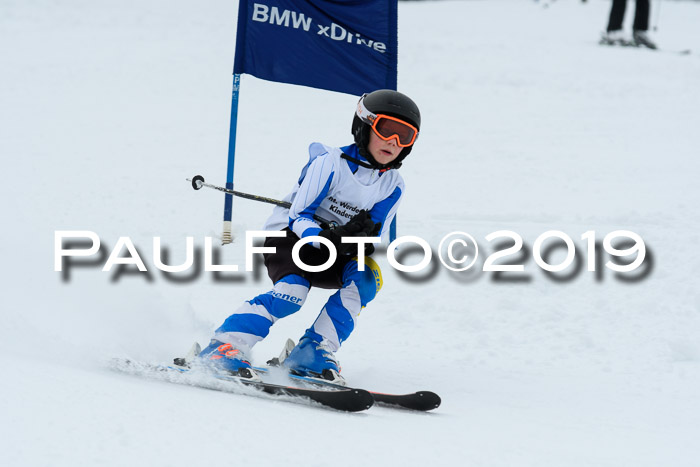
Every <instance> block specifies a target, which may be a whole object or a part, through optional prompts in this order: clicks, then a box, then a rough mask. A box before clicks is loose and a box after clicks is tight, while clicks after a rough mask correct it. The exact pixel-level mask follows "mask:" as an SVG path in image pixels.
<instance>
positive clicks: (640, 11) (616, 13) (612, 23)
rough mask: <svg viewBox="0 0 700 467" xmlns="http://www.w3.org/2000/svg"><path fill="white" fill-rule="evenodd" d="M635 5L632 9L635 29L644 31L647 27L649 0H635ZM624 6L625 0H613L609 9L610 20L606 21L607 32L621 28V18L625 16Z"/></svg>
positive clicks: (625, 5) (633, 27)
mask: <svg viewBox="0 0 700 467" xmlns="http://www.w3.org/2000/svg"><path fill="white" fill-rule="evenodd" d="M636 2H637V6H636V7H635V10H634V25H633V26H632V29H633V30H635V31H646V30H647V29H649V0H636ZM625 8H627V0H613V2H612V9H611V10H610V20H609V21H608V32H610V31H618V30H620V29H622V20H623V19H624V18H625Z"/></svg>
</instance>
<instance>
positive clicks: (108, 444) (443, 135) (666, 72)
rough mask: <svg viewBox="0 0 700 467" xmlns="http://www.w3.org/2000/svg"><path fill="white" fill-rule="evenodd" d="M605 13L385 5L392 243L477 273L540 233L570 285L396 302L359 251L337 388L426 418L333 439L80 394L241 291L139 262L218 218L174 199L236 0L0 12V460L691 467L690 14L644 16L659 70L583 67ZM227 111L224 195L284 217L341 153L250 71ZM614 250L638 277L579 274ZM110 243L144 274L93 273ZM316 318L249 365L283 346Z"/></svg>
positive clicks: (449, 289) (196, 165) (224, 93)
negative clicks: (363, 275) (410, 135)
mask: <svg viewBox="0 0 700 467" xmlns="http://www.w3.org/2000/svg"><path fill="white" fill-rule="evenodd" d="M545 6H548V8H545ZM608 8H609V2H606V1H597V0H593V1H590V2H588V3H581V2H578V1H568V2H565V1H559V2H553V3H544V2H540V3H537V2H531V1H515V0H502V1H498V2H495V1H493V2H485V1H472V2H456V1H453V2H406V3H404V2H402V3H401V4H400V11H399V13H400V19H399V26H400V29H399V34H400V56H399V70H400V72H399V86H400V89H401V90H402V91H404V92H405V93H407V94H409V95H410V96H412V97H413V98H414V99H415V100H416V102H418V104H419V105H420V107H421V111H422V113H423V119H424V124H423V127H422V132H421V137H420V140H419V141H418V143H417V146H416V149H415V150H414V152H413V153H412V154H411V156H410V158H409V159H408V160H407V163H406V164H405V167H404V168H402V169H401V171H402V173H403V176H404V178H405V179H406V182H407V186H408V191H407V194H406V198H405V202H404V204H403V206H402V208H401V210H400V213H399V214H400V222H399V229H400V234H402V235H418V236H421V237H423V238H425V239H427V240H428V241H429V242H430V243H431V245H433V247H434V248H436V247H437V245H438V243H439V241H440V239H441V238H442V237H443V236H444V235H445V234H447V233H449V232H452V231H455V230H463V231H467V232H469V233H471V234H472V235H473V236H475V237H476V238H477V239H478V241H479V244H480V246H481V247H482V249H483V251H484V254H487V252H490V251H493V248H492V245H489V244H488V242H486V240H485V236H486V235H487V234H489V233H490V232H494V231H497V230H503V229H507V230H513V231H515V232H518V233H519V234H520V235H522V236H523V238H524V240H525V243H526V245H528V246H530V247H532V244H533V242H534V240H535V239H536V238H537V236H538V235H540V234H541V233H543V232H545V231H547V230H561V231H564V232H566V233H568V234H569V235H570V236H571V237H572V238H573V239H574V241H575V242H576V244H577V245H578V247H579V257H580V258H582V260H583V262H584V268H583V269H582V270H581V271H579V272H578V273H575V274H573V278H572V279H570V280H568V281H563V282H556V281H553V280H551V279H550V278H548V277H547V276H546V275H545V274H543V273H542V271H541V270H539V268H537V266H536V265H535V263H534V261H533V259H532V257H531V255H530V256H529V257H528V258H526V259H525V262H524V264H525V275H527V276H528V277H529V280H528V281H521V282H502V281H500V282H497V281H494V280H493V274H492V273H485V272H479V271H476V272H471V273H461V274H457V273H448V271H447V270H446V269H445V268H444V267H442V266H437V267H436V268H435V269H434V270H433V273H432V274H429V275H427V276H426V274H425V273H421V274H415V275H413V276H411V278H408V279H407V278H404V277H401V276H400V275H399V274H397V273H396V272H395V271H392V270H391V269H390V267H389V265H388V263H387V260H386V258H385V257H381V256H380V258H379V260H380V264H382V266H383V269H384V279H385V285H384V289H383V290H382V292H381V293H380V295H379V296H378V298H377V299H376V301H375V302H373V303H372V304H371V306H369V307H368V308H367V309H366V310H364V311H363V313H362V316H361V320H360V323H359V325H358V327H357V329H356V330H355V332H354V334H353V336H352V337H351V339H350V340H349V341H348V342H347V343H346V344H345V345H344V347H343V348H342V349H341V351H340V352H339V354H338V356H339V358H340V360H341V362H342V364H343V369H344V374H345V376H346V378H347V379H349V380H350V381H351V382H353V383H354V384H355V385H357V386H364V387H367V388H369V389H374V390H379V391H387V392H388V391H391V392H402V391H413V390H418V389H432V390H434V391H436V392H438V393H440V394H441V395H442V397H443V405H442V407H440V408H439V409H438V410H437V411H435V412H434V413H430V414H414V413H407V412H401V411H391V410H388V409H380V408H373V409H372V410H370V411H369V412H366V413H362V414H344V413H336V412H331V411H326V410H322V409H316V408H309V407H304V406H299V405H294V404H288V403H284V402H270V401H267V400H262V399H257V398H251V397H246V396H238V395H231V394H225V393H218V392H212V391H206V390H202V389H197V388H191V387H185V386H177V385H172V384H167V383H163V382H157V381H148V380H143V379H139V378H135V377H130V376H127V375H122V374H118V373H115V372H113V371H110V370H109V369H108V365H107V362H108V360H109V359H110V358H112V357H131V358H136V359H140V360H145V361H154V362H167V361H169V360H170V359H171V358H172V357H173V356H177V355H182V354H183V353H184V352H186V351H187V349H188V348H189V346H190V345H191V343H192V342H193V341H194V340H198V341H199V342H201V343H204V342H206V340H207V339H208V337H209V335H210V333H211V331H212V330H213V328H214V327H216V326H218V325H219V324H220V322H221V321H222V320H223V319H224V318H225V317H226V316H227V315H228V314H229V313H230V312H231V311H233V310H234V309H235V308H236V307H237V306H238V304H239V303H240V302H241V301H242V300H245V299H248V298H251V297H253V296H254V295H256V294H258V293H260V292H261V291H264V290H265V289H266V288H267V287H269V285H268V282H267V279H266V275H265V273H264V271H262V269H260V270H259V271H258V272H257V273H255V274H253V273H244V272H242V273H239V274H225V275H222V276H221V277H222V279H221V280H216V279H215V276H214V274H212V273H203V272H200V273H198V274H192V275H191V277H190V279H189V280H183V281H179V282H177V281H176V280H174V278H175V275H165V274H162V273H160V272H159V271H157V270H156V269H155V267H154V266H153V265H154V263H153V258H152V254H153V246H152V241H153V240H152V239H153V237H157V236H159V237H161V238H162V241H163V245H165V247H166V248H168V249H169V250H170V252H171V255H170V260H171V261H170V262H171V263H173V264H177V263H178V262H181V261H182V260H184V246H185V237H186V236H193V237H194V238H195V244H196V245H197V246H198V247H199V248H201V247H202V246H203V242H204V237H206V236H218V235H220V228H221V221H220V218H221V213H222V209H223V196H222V195H220V194H218V193H216V192H214V191H211V190H202V191H200V192H194V191H192V189H191V188H190V186H189V184H188V183H187V182H185V178H187V177H191V176H192V175H194V174H196V173H201V174H202V175H204V176H205V177H206V178H207V180H208V181H210V182H211V183H217V184H223V183H224V181H225V168H226V151H227V144H228V122H229V112H230V93H231V67H232V63H233V53H234V40H235V24H236V21H235V19H236V11H237V3H236V2H234V1H224V0H207V1H203V2H189V1H184V0H168V1H165V0H148V1H136V0H120V1H115V0H102V1H100V2H93V1H89V0H35V1H31V2H28V1H24V0H3V2H2V3H0V44H1V45H0V63H1V64H2V65H1V66H2V73H0V129H1V130H0V154H2V160H3V161H4V167H5V174H6V176H5V179H4V180H3V183H2V187H1V188H0V189H1V190H2V202H3V214H4V215H3V241H2V258H3V262H4V264H3V268H2V284H3V291H2V314H1V317H0V351H1V352H2V355H3V365H2V366H3V372H2V385H1V389H0V414H2V415H1V417H0V430H1V431H0V465H5V466H10V465H12V466H15V465H18V466H29V465H31V466H35V465H37V466H41V465H47V466H48V465H50V466H63V465H66V466H68V465H71V466H73V465H98V464H99V465H203V464H205V463H223V464H234V465H236V464H241V463H243V462H247V461H248V460H251V463H252V464H253V465H266V466H267V465H319V466H320V465H338V466H346V465H347V466H350V465H352V466H355V465H426V464H430V465H479V466H481V465H483V466H515V465H517V466H543V465H552V466H584V465H594V466H622V465H633V466H652V465H653V466H659V465H664V466H668V465H673V466H691V465H697V459H698V457H699V456H700V448H699V447H698V443H697V435H698V432H699V429H700V339H699V336H700V287H698V279H697V264H698V262H699V261H700V253H698V248H697V244H698V241H700V237H699V235H698V228H700V218H699V216H698V211H697V204H698V200H699V199H700V196H699V195H700V188H698V182H697V177H698V174H699V173H700V170H699V169H700V159H699V158H698V149H699V148H700V136H698V131H697V128H698V123H699V121H698V113H697V112H698V103H700V88H699V87H698V83H699V82H700V60H699V59H698V57H699V56H700V29H699V28H698V27H697V25H698V24H700V3H699V2H681V1H667V2H664V4H663V10H662V11H661V15H660V18H659V27H660V29H659V31H658V32H657V33H656V34H654V37H655V38H656V39H657V40H658V42H659V44H660V45H661V47H663V48H664V49H665V50H667V51H665V52H651V51H647V50H637V49H631V48H626V49H623V48H603V47H600V46H598V45H597V40H598V37H599V33H600V31H602V30H603V29H604V27H605V23H606V20H607V14H608ZM653 8H654V9H655V8H657V3H654V5H653ZM632 10H633V8H632V6H630V11H629V12H628V18H627V23H630V22H631V19H632ZM656 13H657V11H653V12H652V15H653V16H652V17H653V18H656ZM686 48H690V49H693V52H694V53H693V54H692V55H688V56H680V55H677V54H674V53H673V52H672V51H673V50H681V49H686ZM668 51H671V52H668ZM241 92H242V94H241V101H240V115H241V118H240V120H239V127H238V132H239V138H238V149H237V162H236V188H237V189H239V190H242V191H250V192H255V193H259V194H263V195H266V196H271V197H282V196H284V194H286V192H287V191H288V190H289V189H290V188H291V186H292V184H293V183H294V180H295V178H296V175H297V174H298V171H299V169H300V168H301V166H302V165H303V164H304V163H305V160H306V148H307V146H308V144H309V143H311V142H312V141H321V142H324V143H327V144H334V145H344V144H348V143H349V141H350V135H349V126H350V118H351V112H352V109H353V108H354V105H355V102H356V98H355V97H353V96H348V95H342V94H338V93H332V92H325V91H320V90H314V89H307V88H302V87H297V86H291V85H285V84H279V83H270V82H264V81H261V80H258V79H255V78H253V77H250V76H244V77H243V80H242V89H241ZM8 163H9V164H8ZM234 209H235V211H234V212H235V220H234V230H235V232H234V233H235V235H236V236H237V239H238V240H237V241H236V243H235V244H233V245H230V246H226V247H224V248H222V249H220V250H219V253H220V261H221V262H223V263H226V264H238V265H240V266H241V268H242V267H243V264H244V243H243V241H242V239H243V235H244V232H245V231H246V230H257V229H259V228H260V227H261V226H262V224H263V221H264V220H265V218H266V217H267V216H268V215H269V212H270V209H269V208H268V207H267V206H265V205H261V204H258V203H254V202H250V201H245V200H237V201H236V202H235V206H234ZM618 229H627V230H631V231H634V232H636V233H638V234H639V235H641V236H642V238H643V239H644V240H645V242H646V244H647V245H648V247H649V250H650V252H651V256H652V258H651V259H649V260H648V261H647V263H646V266H647V267H649V266H650V267H649V268H648V271H649V273H648V275H647V276H646V278H645V279H643V280H638V281H634V282H629V281H627V282H625V281H621V280H620V279H619V277H618V276H617V275H616V274H614V273H613V272H612V271H610V270H607V269H604V268H603V270H602V272H601V273H600V274H596V273H592V272H587V271H586V270H585V242H584V241H583V240H581V238H580V237H581V235H582V234H583V233H584V232H586V231H589V230H594V231H596V234H597V238H598V240H602V237H603V236H604V235H605V234H606V233H608V232H611V231H614V230H618ZM57 230H90V231H94V232H96V233H97V234H98V235H99V236H100V238H101V240H102V244H103V247H104V249H103V254H104V256H102V257H101V258H97V259H94V260H93V262H92V264H91V265H88V266H83V267H73V268H71V269H70V271H69V272H70V274H69V277H68V278H66V277H65V276H64V275H62V274H61V273H59V272H55V271H54V270H53V264H54V232H55V231H57ZM121 236H128V237H130V238H131V239H132V240H133V242H134V244H135V245H136V246H137V248H138V249H139V251H140V252H141V254H142V255H143V257H144V261H145V262H146V265H147V266H148V268H149V271H150V272H149V274H148V275H146V274H143V273H133V271H134V268H133V267H132V268H130V269H127V271H128V272H129V273H126V274H121V275H115V274H114V271H112V272H111V273H107V272H101V267H102V265H103V264H104V262H105V261H106V258H107V255H108V254H109V253H110V252H111V248H112V247H113V246H114V245H116V243H117V241H118V239H119V237H121ZM481 259H482V260H483V256H482V258H481ZM606 260H607V259H606ZM416 261H417V259H416ZM552 262H556V261H554V259H553V260H552ZM480 264H481V263H480ZM565 273H566V271H565ZM562 274H564V273H562ZM635 274H636V273H635ZM635 274H630V275H631V276H634V275H635ZM416 276H417V277H419V278H420V279H416V278H415V277H416ZM519 276H520V277H522V274H520V275H519ZM327 296H328V293H327V292H326V291H315V292H313V293H312V294H311V295H310V297H309V300H308V302H307V304H306V306H305V307H304V309H303V310H302V311H301V312H299V313H297V314H296V315H294V316H292V317H289V318H288V319H285V320H283V321H281V322H279V323H278V324H277V325H275V327H274V328H273V330H272V332H271V334H270V336H269V338H268V339H267V340H266V341H265V342H263V343H261V344H260V345H259V346H258V347H256V349H255V351H254V355H253V357H254V358H255V359H256V360H257V361H258V362H259V363H262V362H264V361H265V359H266V358H268V357H270V356H272V355H275V354H276V353H277V352H278V350H279V348H280V347H281V346H282V343H283V342H284V340H285V339H286V338H287V337H294V338H298V337H299V336H300V335H301V333H302V332H303V330H304V329H305V328H306V327H307V326H308V325H309V324H310V323H311V322H312V321H313V319H314V318H315V316H316V314H317V312H318V310H319V309H320V307H321V306H322V305H323V303H324V301H325V299H326V297H327Z"/></svg>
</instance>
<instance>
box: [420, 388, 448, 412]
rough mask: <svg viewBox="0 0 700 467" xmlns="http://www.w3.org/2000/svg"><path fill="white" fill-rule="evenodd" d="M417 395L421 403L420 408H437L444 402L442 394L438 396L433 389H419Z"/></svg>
mask: <svg viewBox="0 0 700 467" xmlns="http://www.w3.org/2000/svg"><path fill="white" fill-rule="evenodd" d="M416 397H417V400H418V401H419V403H420V404H419V406H420V407H421V408H420V409H419V410H425V411H428V410H433V409H437V408H438V407H440V404H441V403H442V399H440V396H438V395H437V394H435V393H434V392H432V391H418V392H417V393H416Z"/></svg>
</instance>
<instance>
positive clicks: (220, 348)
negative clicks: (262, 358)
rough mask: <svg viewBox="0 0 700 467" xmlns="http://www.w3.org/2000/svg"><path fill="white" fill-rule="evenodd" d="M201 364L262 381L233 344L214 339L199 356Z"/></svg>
mask: <svg viewBox="0 0 700 467" xmlns="http://www.w3.org/2000/svg"><path fill="white" fill-rule="evenodd" d="M197 358H198V360H199V362H200V363H204V364H205V365H208V366H210V367H214V368H215V369H217V370H222V371H225V372H228V373H231V374H232V375H234V376H240V377H242V378H247V379H252V380H260V377H259V376H258V375H257V374H256V373H255V371H254V370H253V369H252V366H251V364H250V362H249V361H248V360H247V359H246V357H245V355H244V354H243V352H242V351H241V350H239V349H237V348H235V347H234V346H233V345H231V344H224V343H223V342H220V341H217V340H216V339H212V340H211V342H209V345H208V346H207V347H206V348H204V350H202V351H201V352H200V353H199V355H198V357H197Z"/></svg>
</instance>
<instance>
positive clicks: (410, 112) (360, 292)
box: [198, 89, 421, 384]
mask: <svg viewBox="0 0 700 467" xmlns="http://www.w3.org/2000/svg"><path fill="white" fill-rule="evenodd" d="M420 124H421V118H420V111H419V110H418V106H417V105H416V104H415V103H414V102H413V101H412V100H411V99H410V98H409V97H407V96H406V95H404V94H401V93H400V92H397V91H392V90H386V89H384V90H378V91H374V92H371V93H369V94H365V95H363V96H362V97H361V98H360V100H359V102H358V105H357V110H356V112H355V115H354V118H353V122H352V134H353V136H354V140H355V143H354V144H351V145H349V146H345V147H340V148H339V147H330V146H325V145H323V144H320V143H313V144H311V146H310V147H309V161H308V163H307V164H306V166H305V167H304V168H303V169H302V171H301V175H300V177H299V179H298V181H297V184H296V186H295V188H294V189H293V191H292V192H291V193H290V194H289V195H287V196H286V197H285V201H289V202H290V203H291V207H290V208H283V207H276V208H275V209H274V211H273V213H272V215H271V216H270V218H269V219H268V220H267V222H266V224H265V226H264V230H267V231H280V230H281V231H282V232H284V236H283V237H268V238H267V239H266V241H265V247H275V248H276V252H275V253H274V254H268V253H266V254H264V258H265V266H266V267H267V272H268V275H269V276H270V279H271V280H272V282H273V284H274V285H273V287H272V290H270V291H268V292H265V293H263V294H260V295H258V296H257V297H255V298H253V299H252V300H249V301H246V302H244V303H243V304H242V305H241V306H240V307H239V308H238V309H237V310H236V311H235V312H234V314H232V315H231V316H229V317H228V318H227V319H226V320H225V321H224V323H223V324H222V325H221V326H220V327H219V328H218V329H216V331H214V336H213V337H212V339H211V342H210V343H209V345H208V346H207V347H206V348H205V349H204V350H202V352H201V353H200V354H199V357H198V361H199V363H204V364H206V365H212V366H214V367H216V368H217V369H220V370H224V371H227V372H230V373H233V374H237V375H240V376H244V377H248V378H253V379H256V378H258V377H257V375H256V374H255V372H254V370H252V368H251V364H250V361H249V359H248V357H247V354H249V352H250V350H251V348H252V347H253V346H254V345H255V344H256V343H257V342H259V341H261V340H262V339H264V338H265V337H266V336H267V335H268V333H269V330H270V327H271V326H272V324H273V323H274V322H275V321H277V320H278V319H281V318H284V317H286V316H289V315H291V314H293V313H295V312H297V311H299V309H300V308H301V307H302V305H303V304H304V301H305V300H306V296H307V294H308V292H309V289H310V288H311V287H319V288H326V289H339V290H338V291H337V292H336V293H335V294H333V295H332V296H331V297H330V298H329V299H328V302H327V303H326V305H325V306H324V307H323V309H322V310H321V312H320V314H319V315H318V317H317V318H316V321H315V322H314V323H313V325H312V326H311V327H310V328H309V329H307V330H306V332H305V333H304V335H303V336H302V337H301V339H300V340H299V343H298V344H297V345H296V346H295V347H294V348H293V350H291V353H290V354H289V355H288V356H287V357H286V359H284V361H283V363H282V364H283V365H284V366H285V367H286V368H287V369H288V370H289V371H290V372H292V373H294V374H298V375H302V376H311V377H318V378H323V379H325V380H329V381H333V382H335V383H339V384H344V379H343V378H342V376H340V366H339V365H338V362H337V359H336V357H335V352H336V351H337V350H338V349H339V348H340V345H341V344H342V343H343V342H344V341H345V340H346V339H347V338H348V337H349V336H350V333H351V332H352V331H353V329H354V327H355V323H356V320H357V317H358V315H359V314H360V310H361V309H362V308H364V307H365V306H366V305H367V304H368V303H369V302H370V301H371V300H373V299H374V298H375V296H376V294H377V292H379V289H380V288H381V286H382V278H381V271H380V270H379V266H378V265H377V263H376V262H374V261H373V260H372V259H371V258H370V257H369V256H370V255H371V254H372V253H373V252H374V246H373V245H372V244H371V243H369V244H366V245H365V247H364V255H365V267H364V271H360V270H359V268H358V253H359V251H358V250H359V247H358V245H357V243H343V242H342V241H341V239H342V238H343V237H379V236H384V234H386V233H388V230H389V225H390V224H391V221H392V219H393V218H394V216H395V215H396V212H397V209H398V206H399V203H400V201H401V198H402V196H403V193H404V181H403V178H402V177H401V175H400V174H399V172H398V170H397V169H398V168H399V167H401V164H402V163H403V161H404V159H405V158H406V156H408V154H409V153H410V152H411V149H412V148H413V143H414V142H415V141H416V138H417V137H418V132H419V129H420ZM314 215H317V216H320V217H321V218H323V219H325V220H328V221H329V222H331V223H334V224H337V225H323V224H320V223H319V222H317V221H316V220H315V219H314ZM309 236H319V237H323V238H325V239H327V240H329V241H330V242H331V243H332V244H333V245H334V246H335V249H336V251H337V253H338V255H337V258H336V260H335V262H334V263H333V264H332V266H331V267H330V268H328V269H326V270H325V271H322V272H307V271H304V270H302V269H301V268H300V267H299V266H297V264H295V262H294V261H293V259H292V248H293V247H294V245H295V243H296V242H297V241H298V240H299V239H300V238H305V237H309ZM329 254H330V251H329V249H328V248H326V246H324V245H320V244H319V243H318V242H313V243H310V244H306V245H304V246H303V247H302V248H301V250H300V258H301V260H302V261H303V262H304V263H305V264H307V265H322V264H325V263H326V261H327V260H328V259H329Z"/></svg>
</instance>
